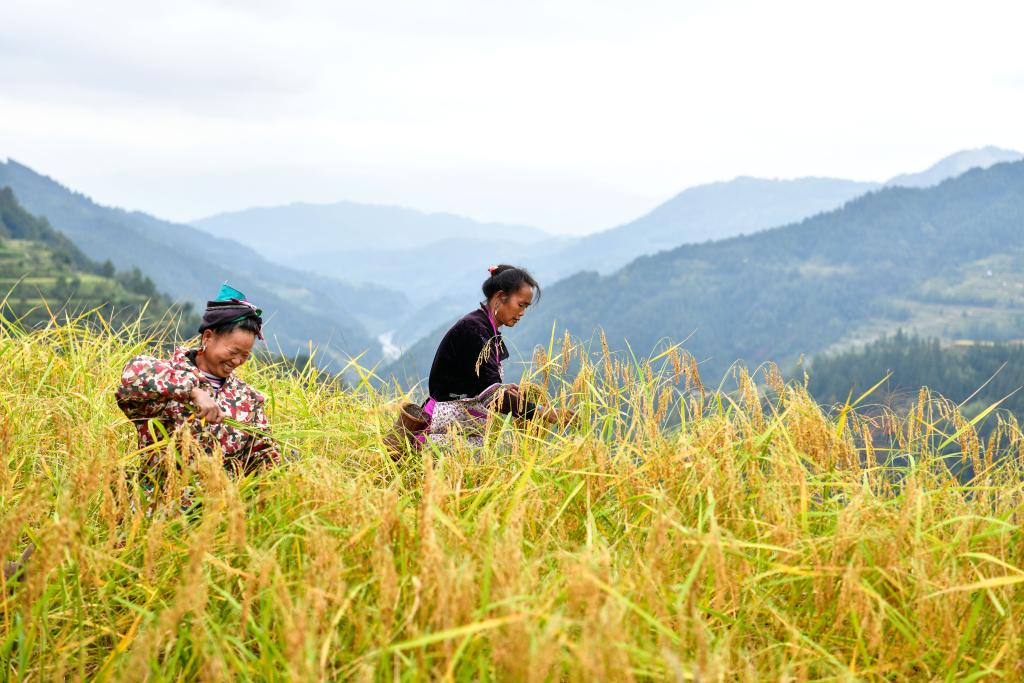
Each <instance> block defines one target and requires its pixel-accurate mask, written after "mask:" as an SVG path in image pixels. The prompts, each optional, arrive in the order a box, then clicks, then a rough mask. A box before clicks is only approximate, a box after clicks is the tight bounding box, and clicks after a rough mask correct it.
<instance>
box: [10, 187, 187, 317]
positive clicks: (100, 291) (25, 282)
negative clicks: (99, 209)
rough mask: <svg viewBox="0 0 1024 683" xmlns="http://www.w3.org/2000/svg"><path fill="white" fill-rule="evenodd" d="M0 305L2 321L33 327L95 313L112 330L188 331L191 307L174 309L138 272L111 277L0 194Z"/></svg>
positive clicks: (108, 267)
mask: <svg viewBox="0 0 1024 683" xmlns="http://www.w3.org/2000/svg"><path fill="white" fill-rule="evenodd" d="M0 300H5V302H6V303H5V304H4V307H3V316H4V317H5V318H7V320H8V321H13V320H17V321H19V323H20V324H21V325H24V326H26V327H33V326H36V325H39V324H45V323H47V322H49V321H50V320H51V318H54V317H55V318H58V319H63V318H64V317H66V316H70V317H75V316H77V315H79V314H82V313H85V312H89V311H93V310H95V311H97V312H99V313H100V314H101V315H102V316H103V318H104V319H105V320H106V321H108V322H111V323H113V324H115V325H116V324H118V323H121V322H128V323H130V322H134V321H135V320H137V319H138V318H139V317H140V316H143V315H144V318H145V320H146V321H148V322H150V323H157V322H167V323H171V322H173V321H176V320H180V322H182V323H183V324H184V325H185V326H186V327H189V328H191V327H193V326H194V325H193V323H195V321H196V316H195V314H194V313H193V308H192V305H191V304H189V303H185V304H182V305H175V304H174V303H173V302H172V301H171V299H170V298H169V297H167V296H164V295H163V294H161V293H160V292H159V291H158V290H157V287H156V285H155V284H154V283H153V281H152V280H151V279H149V278H148V277H146V276H144V275H143V274H142V273H141V272H140V271H139V270H138V269H132V270H128V271H122V272H117V271H116V269H115V268H114V265H113V264H112V263H111V262H110V261H105V262H104V263H97V262H95V261H93V260H92V259H90V258H89V257H88V256H86V255H85V254H84V253H83V252H82V251H81V250H80V249H79V248H78V247H76V246H75V245H74V243H73V242H71V240H69V239H68V238H67V237H66V236H65V235H63V234H61V233H60V232H58V231H57V230H55V229H54V228H53V227H52V226H51V225H50V224H49V222H48V221H47V220H46V219H45V218H38V217H36V216H33V215H32V214H30V213H28V212H27V211H26V210H25V209H24V208H22V206H21V205H20V204H19V203H18V201H17V198H16V197H15V195H14V192H13V191H12V190H11V189H10V188H9V187H4V188H0Z"/></svg>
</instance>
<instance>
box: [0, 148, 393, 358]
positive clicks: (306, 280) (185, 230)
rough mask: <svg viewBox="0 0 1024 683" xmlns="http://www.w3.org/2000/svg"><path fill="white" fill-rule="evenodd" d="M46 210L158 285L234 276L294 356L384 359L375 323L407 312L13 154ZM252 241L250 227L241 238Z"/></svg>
mask: <svg viewBox="0 0 1024 683" xmlns="http://www.w3.org/2000/svg"><path fill="white" fill-rule="evenodd" d="M4 185H7V186H10V187H11V188H12V189H13V190H14V192H15V194H16V195H17V197H18V200H19V201H20V202H21V203H22V205H23V206H24V207H25V208H26V209H27V210H29V211H31V212H32V213H34V214H36V215H40V216H45V217H46V218H47V219H48V221H49V222H50V224H52V225H53V226H54V227H55V228H56V229H58V230H60V231H61V232H62V233H63V234H65V235H66V236H67V237H68V238H69V239H70V240H71V241H72V242H73V243H74V244H75V245H76V246H77V247H79V248H80V249H81V251H82V252H83V253H84V254H85V255H87V256H88V257H89V258H92V259H95V260H105V259H109V260H110V261H111V262H112V263H113V265H114V266H115V267H116V268H118V269H120V270H129V271H130V270H131V269H133V268H138V269H139V270H140V271H141V272H142V273H144V274H145V275H146V276H147V277H150V278H152V280H153V282H154V283H155V284H156V286H157V288H159V289H160V290H161V291H164V292H167V293H168V294H169V295H170V296H173V297H175V299H180V300H183V301H189V302H191V303H193V304H194V305H196V306H201V305H203V303H204V302H205V301H206V300H207V299H208V298H209V297H210V296H211V295H212V294H213V293H215V292H216V291H217V287H219V285H220V284H221V283H222V282H224V281H225V280H229V281H231V283H232V284H233V285H235V286H236V287H238V288H239V289H240V290H242V291H244V292H245V293H246V294H247V295H249V297H250V298H251V299H252V300H253V301H255V302H257V303H258V304H259V305H260V306H261V307H262V308H263V310H264V311H265V317H266V319H267V321H268V328H267V334H268V341H269V343H270V345H271V346H272V347H274V348H275V349H276V348H277V347H278V346H280V347H281V351H282V352H284V353H285V354H286V355H293V354H295V353H301V352H302V351H303V350H306V351H308V348H309V341H310V340H313V342H314V343H315V344H317V345H318V346H320V347H321V349H322V350H323V353H322V354H321V358H322V359H324V360H330V359H333V360H334V361H335V362H337V363H341V362H343V361H344V359H345V358H346V356H347V355H349V354H351V355H355V354H358V353H361V352H363V351H366V350H369V352H370V355H369V356H368V358H373V357H379V344H378V343H377V342H376V341H375V340H374V339H373V336H374V334H375V333H376V331H384V330H387V329H391V328H392V327H394V326H395V325H396V324H397V323H396V320H397V319H400V318H401V316H402V315H403V314H404V313H405V312H406V310H407V308H408V305H409V304H408V300H407V299H406V298H405V296H404V295H403V294H401V293H400V292H397V291H394V290H388V289H384V288H381V287H377V286H372V285H355V284H350V283H346V282H343V281H341V280H336V279H333V278H328V277H323V276H318V275H314V274H311V273H308V272H303V271H297V270H292V269H289V268H285V267H283V266H279V265H277V264H274V263H271V262H269V261H267V260H266V259H264V258H262V257H261V256H259V255H258V254H256V252H254V251H252V250H251V249H249V248H248V247H246V246H244V245H243V244H242V243H240V242H239V241H234V240H227V239H220V238H217V237H213V236H211V235H209V234H207V233H204V232H202V231H200V230H197V229H195V228H192V227H190V226H187V225H180V224H175V223H169V222H167V221H162V220H160V219H158V218H154V217H153V216H149V215H147V214H144V213H139V212H128V211H124V210H122V209H116V208H110V207H105V206H100V205H99V204H96V203H95V202H93V201H92V200H90V199H89V198H88V197H86V196H84V195H82V194H79V193H77V192H73V191H71V190H70V189H68V188H66V187H64V186H62V185H60V184H59V183H57V182H56V181H54V180H52V179H51V178H48V177H46V176H43V175H40V174H38V173H36V172H35V171H33V170H32V169H30V168H28V167H27V166H24V165H22V164H19V163H17V162H15V161H13V160H11V161H8V162H6V163H0V186H4ZM236 237H237V238H238V239H240V240H243V241H244V239H245V235H244V233H243V234H240V235H237V236H236Z"/></svg>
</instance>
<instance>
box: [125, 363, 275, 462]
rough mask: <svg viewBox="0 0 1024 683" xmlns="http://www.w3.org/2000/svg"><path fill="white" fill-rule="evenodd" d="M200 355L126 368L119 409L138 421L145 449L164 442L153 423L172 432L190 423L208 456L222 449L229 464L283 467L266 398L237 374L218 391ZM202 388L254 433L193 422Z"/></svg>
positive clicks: (141, 445)
mask: <svg viewBox="0 0 1024 683" xmlns="http://www.w3.org/2000/svg"><path fill="white" fill-rule="evenodd" d="M195 356H196V350H195V349H188V348H185V347H181V348H178V349H177V350H176V351H175V352H174V355H173V356H172V357H171V359H170V360H160V359H158V358H153V357H151V356H136V357H135V358H132V359H131V360H130V361H129V362H128V365H126V366H125V368H124V372H123V373H122V374H121V386H120V387H119V388H118V389H117V393H116V397H117V405H118V406H119V407H120V408H121V410H122V411H124V414H125V415H127V416H128V419H129V420H131V421H132V422H134V423H135V427H136V429H137V430H138V433H139V448H140V449H141V448H145V447H146V446H149V445H152V444H153V443H154V442H155V441H157V440H158V439H159V438H161V434H160V432H159V430H158V429H157V428H156V427H151V425H150V421H151V420H153V421H156V422H159V423H160V424H162V425H163V427H164V429H166V430H167V433H168V434H170V433H173V432H174V431H175V430H177V429H179V428H180V427H182V426H183V425H185V424H188V428H189V429H190V430H191V431H192V434H193V436H194V437H195V438H196V441H197V442H198V443H199V444H201V445H202V446H203V447H204V448H205V449H206V450H207V451H208V452H212V451H213V450H214V448H215V447H216V446H220V448H221V450H222V451H223V454H224V458H225V461H227V460H228V459H231V458H235V459H239V460H240V461H242V463H243V464H244V465H245V466H246V467H249V466H252V465H257V464H265V465H274V464H277V463H279V462H280V461H281V452H280V450H279V449H278V447H277V444H275V443H274V441H273V439H271V438H270V437H269V433H270V423H269V422H268V421H267V415H266V413H265V412H264V410H263V403H264V398H263V394H261V393H260V392H258V391H256V390H255V389H253V388H252V387H250V386H249V385H248V384H246V383H245V382H243V381H242V380H240V379H238V378H237V377H235V376H234V375H232V376H230V377H228V378H227V379H226V380H225V381H224V384H223V386H221V389H220V391H219V392H218V391H215V390H214V388H213V385H211V384H210V381H209V380H208V379H206V377H204V376H203V374H202V373H201V372H200V371H199V368H198V367H197V366H196V364H195ZM196 387H201V388H203V389H206V390H207V391H208V392H209V393H210V395H211V396H212V397H213V398H214V401H215V402H216V403H217V405H218V406H219V407H220V409H221V410H222V411H223V412H224V413H225V414H226V415H227V416H228V417H229V418H230V419H231V420H234V421H235V422H239V423H242V424H245V425H246V426H247V427H248V429H246V430H242V429H239V428H237V427H234V426H231V425H228V424H226V423H221V424H205V425H204V424H200V423H199V421H197V420H190V419H189V418H190V416H191V415H192V413H193V410H192V407H191V403H192V399H191V396H190V394H191V392H192V390H193V389H194V388H196Z"/></svg>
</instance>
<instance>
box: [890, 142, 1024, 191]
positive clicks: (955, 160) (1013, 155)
mask: <svg viewBox="0 0 1024 683" xmlns="http://www.w3.org/2000/svg"><path fill="white" fill-rule="evenodd" d="M1021 159H1024V154H1021V153H1020V152H1016V151H1014V150H1012V149H1001V148H999V147H993V146H991V145H989V146H988V147H982V148H980V149H967V150H964V151H962V152H957V153H956V154H951V155H949V156H948V157H946V158H945V159H943V160H941V161H939V162H938V163H937V164H935V165H934V166H932V167H931V168H929V169H927V170H924V171H922V172H920V173H906V174H904V175H898V176H896V177H895V178H893V179H892V180H890V181H889V182H887V183H886V185H898V186H900V187H931V186H932V185H938V184H939V183H941V182H942V181H943V180H946V179H947V178H955V177H956V176H958V175H960V174H961V173H965V172H967V171H969V170H971V169H972V168H988V167H989V166H992V165H994V164H998V163H1002V162H1004V161H1020V160H1021Z"/></svg>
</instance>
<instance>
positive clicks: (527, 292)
mask: <svg viewBox="0 0 1024 683" xmlns="http://www.w3.org/2000/svg"><path fill="white" fill-rule="evenodd" d="M532 303H533V288H532V287H530V285H527V284H524V285H523V286H521V287H520V288H519V289H518V290H517V291H515V292H512V293H506V292H498V293H497V294H495V295H494V298H493V299H492V300H491V302H490V309H491V310H492V311H494V319H495V322H497V323H498V325H506V326H508V327H514V326H515V324H516V323H517V322H519V319H520V318H522V317H523V314H524V313H526V309H527V308H529V307H530V304H532Z"/></svg>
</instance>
